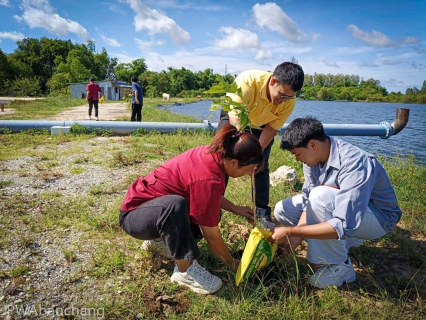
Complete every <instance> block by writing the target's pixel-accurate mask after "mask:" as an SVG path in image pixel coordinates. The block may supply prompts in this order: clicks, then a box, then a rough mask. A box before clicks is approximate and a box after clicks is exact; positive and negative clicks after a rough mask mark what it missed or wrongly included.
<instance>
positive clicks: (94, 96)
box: [86, 82, 102, 100]
mask: <svg viewBox="0 0 426 320" xmlns="http://www.w3.org/2000/svg"><path fill="white" fill-rule="evenodd" d="M86 91H89V93H88V94H87V99H90V100H99V95H98V92H102V90H101V88H100V87H99V86H98V85H97V84H96V83H94V82H90V83H89V84H88V85H87V86H86Z"/></svg>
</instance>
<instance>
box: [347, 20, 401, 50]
mask: <svg viewBox="0 0 426 320" xmlns="http://www.w3.org/2000/svg"><path fill="white" fill-rule="evenodd" d="M347 30H348V31H349V32H351V34H352V37H354V38H356V39H360V40H361V41H362V42H364V43H366V44H368V45H369V46H372V47H375V48H389V47H395V46H396V45H397V44H396V43H395V42H393V41H392V40H391V39H389V37H388V36H386V35H384V34H383V33H380V32H377V31H375V30H373V31H372V32H366V31H363V30H361V29H359V28H358V27H357V26H355V25H353V24H350V25H348V26H347Z"/></svg>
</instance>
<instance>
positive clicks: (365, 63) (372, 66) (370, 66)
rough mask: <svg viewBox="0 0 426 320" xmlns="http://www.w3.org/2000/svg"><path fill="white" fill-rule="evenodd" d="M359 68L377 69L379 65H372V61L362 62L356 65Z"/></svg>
mask: <svg viewBox="0 0 426 320" xmlns="http://www.w3.org/2000/svg"><path fill="white" fill-rule="evenodd" d="M358 66H359V67H360V68H378V67H380V65H378V64H377V63H374V62H373V61H368V62H367V61H363V62H361V63H359V65H358Z"/></svg>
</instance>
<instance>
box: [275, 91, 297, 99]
mask: <svg viewBox="0 0 426 320" xmlns="http://www.w3.org/2000/svg"><path fill="white" fill-rule="evenodd" d="M279 94H280V98H281V99H296V95H294V96H288V95H286V94H282V93H281V92H279Z"/></svg>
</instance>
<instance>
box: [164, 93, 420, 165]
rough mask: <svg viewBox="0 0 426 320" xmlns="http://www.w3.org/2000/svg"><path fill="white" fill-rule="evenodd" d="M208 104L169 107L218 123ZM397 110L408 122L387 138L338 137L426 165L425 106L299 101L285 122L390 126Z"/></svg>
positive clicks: (369, 148) (363, 147) (175, 110)
mask: <svg viewBox="0 0 426 320" xmlns="http://www.w3.org/2000/svg"><path fill="white" fill-rule="evenodd" d="M210 106H211V101H209V100H205V101H200V102H195V103H190V104H182V105H173V106H171V107H168V108H167V109H169V110H170V111H171V112H172V113H177V114H184V115H190V116H193V117H195V118H197V119H200V120H206V119H208V120H210V122H212V123H215V122H218V121H219V111H210ZM397 108H407V109H410V116H409V120H408V123H407V125H406V127H405V128H404V130H402V131H401V132H400V133H398V134H397V135H394V136H391V137H390V138H389V139H382V138H380V137H352V136H341V137H340V138H342V139H344V140H346V141H348V142H350V143H352V144H354V145H356V146H359V147H360V148H362V149H364V150H366V151H368V152H371V153H372V154H375V155H383V156H386V157H394V156H396V155H402V156H405V155H413V156H415V157H416V159H417V160H418V161H420V162H421V163H423V164H425V163H426V105H425V104H403V103H368V102H366V103H364V102H337V101H304V100H298V101H297V102H296V106H295V108H294V111H293V113H292V114H291V115H290V117H289V119H288V120H287V123H289V122H291V120H293V119H295V118H300V117H305V116H313V117H315V118H317V119H318V120H320V121H321V122H322V123H327V124H340V123H342V124H380V123H381V122H384V121H386V122H389V123H392V122H393V120H394V119H395V115H396V109H397Z"/></svg>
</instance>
